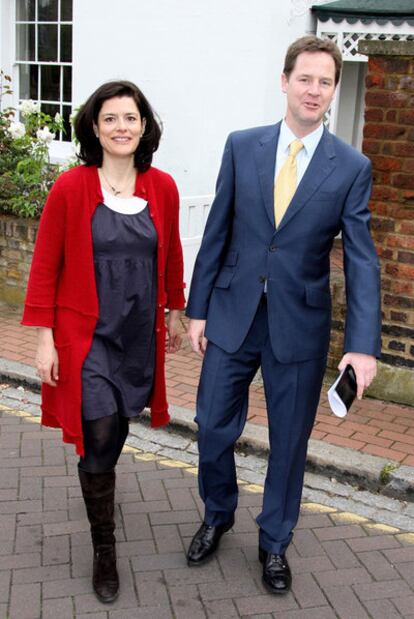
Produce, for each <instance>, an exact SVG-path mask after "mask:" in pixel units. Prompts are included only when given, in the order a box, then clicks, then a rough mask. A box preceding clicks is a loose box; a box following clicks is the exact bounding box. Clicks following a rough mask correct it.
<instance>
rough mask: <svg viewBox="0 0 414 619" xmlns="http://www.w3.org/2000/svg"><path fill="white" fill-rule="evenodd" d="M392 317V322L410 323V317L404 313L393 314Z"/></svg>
mask: <svg viewBox="0 0 414 619" xmlns="http://www.w3.org/2000/svg"><path fill="white" fill-rule="evenodd" d="M390 317H391V320H394V321H395V322H402V323H407V322H408V315H407V314H406V313H404V312H391V314H390Z"/></svg>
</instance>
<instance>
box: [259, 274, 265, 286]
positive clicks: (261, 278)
mask: <svg viewBox="0 0 414 619" xmlns="http://www.w3.org/2000/svg"><path fill="white" fill-rule="evenodd" d="M265 281H266V278H265V277H263V275H261V276H260V277H259V282H260V283H261V284H264V283H265Z"/></svg>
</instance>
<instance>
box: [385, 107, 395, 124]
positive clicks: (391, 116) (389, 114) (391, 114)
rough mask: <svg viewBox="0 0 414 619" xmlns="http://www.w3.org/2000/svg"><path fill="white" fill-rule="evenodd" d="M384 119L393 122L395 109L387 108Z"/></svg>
mask: <svg viewBox="0 0 414 619" xmlns="http://www.w3.org/2000/svg"><path fill="white" fill-rule="evenodd" d="M385 120H386V121H388V122H390V123H395V122H396V120H397V110H388V111H387V113H386V114H385Z"/></svg>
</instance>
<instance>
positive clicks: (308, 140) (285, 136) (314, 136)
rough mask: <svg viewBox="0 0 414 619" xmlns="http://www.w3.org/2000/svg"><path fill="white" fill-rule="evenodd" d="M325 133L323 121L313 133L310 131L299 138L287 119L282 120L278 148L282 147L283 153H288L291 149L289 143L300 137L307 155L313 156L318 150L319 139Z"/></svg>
mask: <svg viewBox="0 0 414 619" xmlns="http://www.w3.org/2000/svg"><path fill="white" fill-rule="evenodd" d="M322 134H323V123H321V124H320V125H319V127H318V128H317V129H315V130H314V131H312V133H308V135H305V137H303V138H298V137H297V136H296V135H295V134H294V133H293V131H292V130H291V129H289V127H288V126H287V124H286V121H285V120H282V123H281V125H280V135H279V144H278V148H281V149H282V152H283V153H285V152H286V153H287V152H288V149H289V144H291V142H293V140H297V139H300V141H301V142H302V144H303V146H304V149H305V151H306V155H307V156H308V157H309V158H311V157H312V155H313V153H314V152H315V150H316V147H317V146H318V144H319V140H320V139H321V137H322Z"/></svg>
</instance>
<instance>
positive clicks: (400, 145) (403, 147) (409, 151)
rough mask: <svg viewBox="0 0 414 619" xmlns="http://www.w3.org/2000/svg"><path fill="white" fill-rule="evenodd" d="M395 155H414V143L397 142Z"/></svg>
mask: <svg viewBox="0 0 414 619" xmlns="http://www.w3.org/2000/svg"><path fill="white" fill-rule="evenodd" d="M394 155H397V157H414V144H410V143H409V142H396V143H395V144H394Z"/></svg>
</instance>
